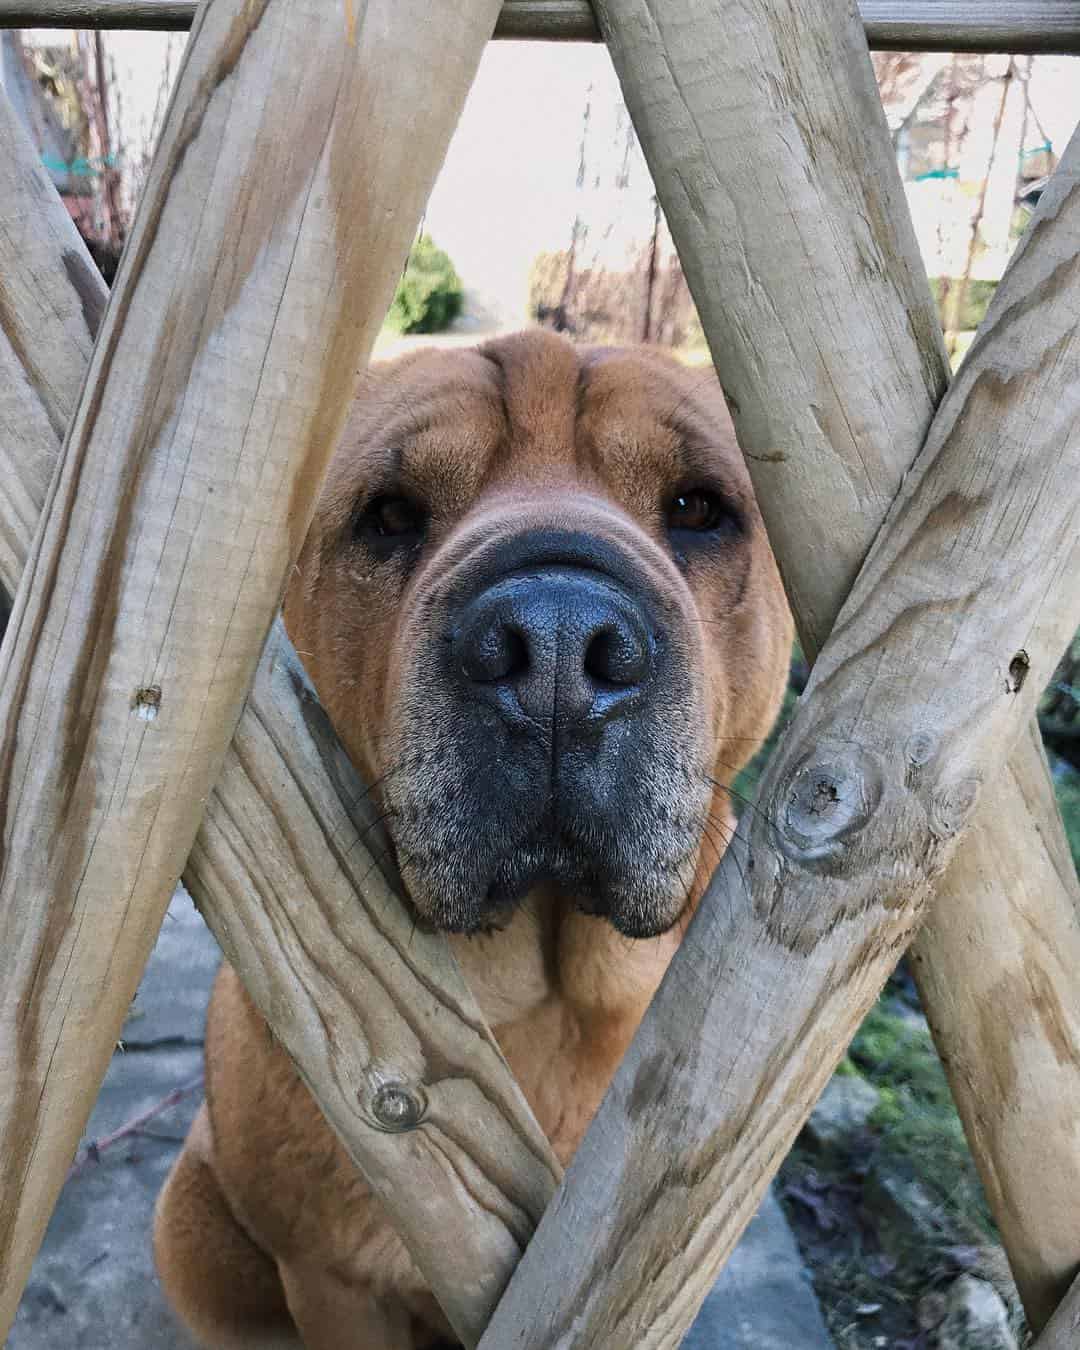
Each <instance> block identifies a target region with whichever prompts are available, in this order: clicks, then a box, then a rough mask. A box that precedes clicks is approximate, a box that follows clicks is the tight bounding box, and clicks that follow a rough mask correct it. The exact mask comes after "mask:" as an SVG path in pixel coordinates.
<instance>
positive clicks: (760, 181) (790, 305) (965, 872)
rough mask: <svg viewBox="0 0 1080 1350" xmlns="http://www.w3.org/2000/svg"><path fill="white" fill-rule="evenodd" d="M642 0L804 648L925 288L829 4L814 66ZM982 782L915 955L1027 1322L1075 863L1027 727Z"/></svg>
mask: <svg viewBox="0 0 1080 1350" xmlns="http://www.w3.org/2000/svg"><path fill="white" fill-rule="evenodd" d="M650 8H653V9H655V7H649V6H645V5H640V4H620V3H608V4H605V3H603V2H601V3H599V4H598V12H599V14H600V16H601V19H602V20H604V21H605V23H606V24H607V27H608V30H609V33H610V34H611V36H610V46H611V52H612V56H613V59H614V61H615V63H616V67H617V69H618V70H619V73H620V77H621V79H622V81H623V88H624V93H625V96H626V99H627V103H628V106H629V107H630V109H631V111H632V113H633V115H634V119H635V124H636V126H637V128H638V133H639V135H640V137H641V140H642V144H643V147H644V149H645V152H646V155H647V157H648V158H649V162H650V164H651V167H652V170H653V174H654V177H655V179H656V182H657V185H658V189H659V191H660V194H661V196H662V199H663V201H664V203H665V208H666V211H667V216H668V219H669V222H670V223H671V227H672V231H673V234H674V236H675V239H676V242H677V244H678V247H679V251H680V255H681V257H682V259H683V264H684V267H685V268H686V271H687V276H688V279H689V281H690V285H691V288H692V290H693V291H694V294H695V296H696V298H697V303H698V307H699V310H700V312H701V314H702V319H703V323H704V327H705V330H706V333H707V334H708V336H709V340H710V343H711V345H712V350H713V353H714V356H715V358H716V364H717V368H718V370H719V372H720V376H721V380H722V382H723V384H724V387H725V389H726V390H727V392H728V397H729V403H730V406H731V408H732V413H733V416H734V418H735V422H736V427H737V430H738V433H739V439H740V443H741V444H742V446H743V448H744V451H745V453H746V456H747V464H748V467H749V469H750V473H751V476H752V478H753V480H754V485H755V490H756V492H757V496H758V500H759V502H760V503H761V506H762V510H763V513H764V515H765V518H766V521H767V524H768V528H769V536H770V539H771V541H772V545H773V549H774V552H775V553H776V555H777V557H778V559H779V561H780V565H781V569H782V571H783V572H784V575H785V579H786V581H787V583H788V590H789V595H790V598H791V601H792V607H793V609H794V611H795V616H796V621H797V623H798V625H799V630H800V634H801V637H802V642H803V647H804V650H805V652H806V654H807V655H808V656H809V657H810V658H811V660H812V659H813V658H814V656H815V655H816V653H817V652H818V651H819V650H820V648H821V645H822V643H823V642H824V640H825V639H826V637H827V635H828V633H829V632H830V631H831V629H832V626H833V624H834V622H835V619H836V615H837V613H838V611H839V608H840V605H841V603H842V602H843V600H844V599H845V598H846V596H847V593H848V591H849V589H850V587H851V584H852V581H853V579H854V577H855V576H856V574H857V573H858V570H859V568H860V567H861V565H862V563H863V560H864V558H865V557H866V554H867V552H868V550H869V548H870V546H871V543H872V542H873V540H874V538H875V536H876V534H877V532H878V530H879V528H880V526H881V523H882V520H883V519H884V516H885V512H886V510H887V508H888V507H889V505H890V504H891V503H892V501H893V500H894V498H895V496H896V494H897V492H898V491H899V489H900V485H901V483H902V481H903V479H904V475H905V474H906V473H907V472H908V470H909V469H910V467H911V465H912V464H913V463H914V461H915V458H916V456H917V454H918V452H919V450H920V449H921V447H922V444H923V439H924V436H925V434H926V428H927V427H928V425H929V422H930V419H931V416H932V414H933V412H934V409H935V407H936V406H937V403H938V401H939V399H940V397H941V394H942V392H943V390H944V388H945V385H946V380H947V375H946V365H945V358H944V351H943V347H942V342H941V337H940V332H939V328H938V321H937V314H936V309H935V307H934V305H933V302H932V300H931V298H930V295H929V292H928V289H927V286H926V283H925V278H924V276H923V269H922V264H921V261H920V259H919V255H918V250H917V246H916V243H915V240H914V238H913V237H912V235H911V233H910V229H909V218H908V213H907V207H906V203H905V202H904V200H903V197H902V193H901V191H900V188H899V183H898V182H897V181H896V176H895V174H894V173H893V172H892V169H891V154H890V151H889V149H888V145H887V141H886V134H885V130H884V127H883V126H882V124H881V119H880V113H879V112H878V109H877V98H876V91H875V88H874V85H873V83H872V79H871V76H870V70H869V66H868V63H867V62H866V60H865V56H863V55H862V53H861V52H857V51H854V50H850V49H849V50H844V49H842V47H841V46H840V41H839V34H840V32H841V29H840V28H839V27H837V26H835V25H834V27H833V46H832V47H831V48H830V49H829V50H828V52H827V53H826V56H825V69H826V70H828V69H834V70H841V71H843V72H845V74H844V78H843V80H836V81H830V80H828V79H824V78H823V77H822V76H815V72H814V68H813V66H812V65H811V64H810V62H811V60H812V58H808V61H807V65H806V67H799V68H798V71H797V74H796V75H792V74H791V71H792V66H791V61H790V58H789V57H788V56H787V55H786V54H785V55H783V56H782V54H781V51H780V50H779V43H780V41H781V39H783V38H784V37H786V36H787V35H786V34H785V33H784V30H783V28H782V26H781V25H782V20H781V19H780V18H778V17H777V16H778V15H779V14H780V13H781V11H779V10H778V11H776V12H775V14H774V15H773V16H772V17H773V18H774V20H775V25H774V28H773V29H770V28H769V27H768V25H766V24H760V25H758V26H755V24H754V20H753V18H752V17H750V16H752V15H754V13H755V12H756V11H755V9H754V8H753V7H750V8H747V7H743V9H742V10H741V11H733V12H732V14H731V15H729V16H728V18H727V20H726V22H725V25H724V31H723V33H722V34H721V35H720V36H719V37H718V38H717V40H716V43H715V45H714V46H712V47H709V48H706V46H705V41H706V40H705V35H704V30H703V24H702V20H701V17H700V13H699V11H698V10H697V9H696V8H695V7H692V6H685V7H680V6H673V5H665V6H664V7H663V9H662V10H659V9H657V10H656V12H657V13H659V14H662V16H663V22H662V24H656V25H651V24H650V19H649V11H650ZM758 9H760V7H758ZM737 14H741V15H742V26H741V27H740V25H739V24H738V23H736V21H735V19H736V15H737ZM616 20H618V21H619V25H618V26H619V32H612V31H611V30H612V28H613V27H614V26H615V21H616ZM624 25H625V26H624ZM620 32H625V34H626V37H625V39H624V38H622V37H620ZM799 40H802V41H804V42H805V43H806V44H807V50H808V51H812V52H816V51H817V50H818V48H817V46H816V44H812V42H811V39H810V38H809V37H808V36H807V34H806V32H805V30H804V31H803V32H802V33H801V34H800V35H799V37H797V38H796V39H794V41H799ZM851 40H852V41H853V42H857V40H858V35H857V34H854V35H853V36H852V38H851ZM661 44H663V45H661ZM770 44H772V45H771V46H770ZM747 52H754V53H756V55H755V59H754V60H750V59H748V58H746V57H745V53H747ZM763 52H768V53H769V54H770V56H771V59H772V62H773V66H772V69H773V70H775V69H777V68H779V69H782V70H783V71H785V72H787V73H788V78H787V80H786V82H784V83H781V82H780V81H778V80H777V79H776V77H774V76H771V75H769V74H768V73H767V67H765V68H763V63H762V58H761V53H763ZM672 63H677V71H678V73H677V75H676V74H673V72H672V69H671V64H672ZM800 81H801V82H802V83H799V82H800ZM718 90H723V91H724V95H723V97H718V96H717V93H716V91H718ZM808 90H812V91H813V94H812V96H808V93H807V91H808ZM793 109H794V111H793ZM745 147H752V153H751V152H749V151H747V150H746V149H745ZM879 166H885V167H886V168H887V169H888V170H889V172H888V173H887V174H883V173H882V172H881V171H880V167H879ZM853 278H857V279H858V284H857V285H855V284H853ZM807 409H809V410H810V414H811V415H810V416H807ZM991 793H992V795H991V798H990V801H989V803H988V805H987V807H986V823H985V824H984V825H979V826H978V828H977V829H976V830H975V831H973V837H972V838H971V840H970V842H967V841H965V843H964V844H962V845H961V847H960V849H959V851H958V854H957V857H956V858H955V860H954V861H953V863H952V865H951V867H950V869H949V871H948V874H947V876H946V877H945V878H944V879H943V881H942V882H941V884H940V886H939V891H938V894H939V901H938V903H937V904H936V905H935V906H934V908H933V910H932V911H931V914H930V918H929V921H928V925H927V928H926V929H925V931H924V933H923V935H922V936H921V937H920V938H919V940H918V942H917V944H916V948H915V955H916V958H917V959H916V961H915V963H914V968H915V970H916V975H917V978H918V979H919V982H920V988H921V990H922V993H923V998H924V1002H925V1005H926V1008H927V1012H928V1015H929V1018H930V1021H931V1025H932V1026H933V1028H934V1032H935V1038H936V1041H937V1044H938V1047H939V1049H940V1051H941V1054H942V1059H943V1061H944V1063H945V1065H946V1068H947V1072H948V1074H949V1079H950V1083H951V1086H952V1089H953V1092H954V1095H955V1097H956V1100H957V1104H958V1107H959V1110H960V1113H961V1116H962V1118H963V1120H964V1124H965V1128H966V1129H967V1131H968V1136H969V1139H970V1141H971V1144H972V1149H973V1152H974V1155H975V1157H976V1160H977V1162H978V1164H979V1167H980V1171H981V1174H982V1177H983V1181H984V1184H985V1185H986V1188H987V1193H988V1195H989V1197H990V1201H991V1204H992V1207H993V1210H994V1213H995V1217H996V1219H997V1222H998V1224H999V1226H1000V1229H1001V1232H1002V1236H1003V1238H1004V1242H1005V1245H1006V1249H1007V1250H1008V1252H1009V1255H1010V1259H1011V1261H1012V1263H1013V1269H1014V1274H1015V1276H1016V1279H1017V1283H1018V1286H1019V1288H1020V1291H1021V1294H1022V1296H1023V1299H1024V1303H1025V1307H1026V1309H1027V1313H1028V1317H1029V1319H1030V1321H1031V1324H1032V1325H1033V1326H1035V1327H1039V1326H1041V1325H1042V1324H1043V1322H1044V1321H1045V1320H1046V1318H1047V1317H1048V1316H1049V1314H1050V1313H1051V1312H1052V1311H1053V1309H1054V1307H1055V1306H1056V1305H1057V1302H1058V1300H1059V1299H1060V1297H1061V1296H1062V1294H1063V1293H1064V1290H1065V1288H1066V1287H1067V1286H1068V1282H1069V1280H1070V1279H1071V1278H1072V1275H1073V1273H1074V1272H1075V1271H1076V1269H1077V1267H1078V1266H1080V1229H1078V1227H1077V1225H1076V1223H1075V1220H1074V1217H1073V1215H1074V1213H1075V1203H1074V1202H1075V1200H1076V1198H1077V1197H1080V1151H1078V1150H1077V1148H1076V1146H1075V1145H1076V1127H1074V1126H1072V1125H1068V1126H1067V1127H1065V1128H1062V1129H1061V1130H1047V1129H1046V1128H1045V1122H1046V1121H1047V1120H1051V1119H1052V1120H1055V1121H1059V1122H1067V1121H1075V1120H1080V989H1078V988H1077V987H1076V984H1075V981H1071V980H1070V979H1069V978H1068V971H1069V970H1070V969H1080V932H1078V928H1077V915H1078V913H1080V884H1078V882H1077V879H1076V875H1075V870H1074V868H1073V867H1072V865H1071V863H1070V861H1069V851H1068V847H1067V843H1066V840H1065V835H1064V829H1063V827H1062V824H1061V821H1060V817H1059V814H1058V810H1057V805H1056V801H1055V798H1054V792H1053V786H1052V784H1051V782H1050V780H1049V777H1048V774H1047V772H1046V767H1045V758H1044V756H1043V755H1042V752H1041V749H1039V748H1038V738H1037V737H1034V738H1033V739H1032V740H1031V741H1028V740H1026V739H1025V741H1024V742H1023V743H1022V744H1021V745H1020V746H1018V748H1017V751H1016V756H1015V760H1014V762H1013V764H1012V766H1011V768H1010V771H1009V772H1008V773H1007V774H1003V775H1001V776H999V777H997V778H995V781H994V782H993V784H992V785H991ZM1063 860H1064V862H1063ZM1036 914H1038V915H1039V918H1038V922H1037V926H1035V927H1034V928H1033V926H1032V925H1033V923H1035V918H1034V916H1035V915H1036ZM972 933H978V934H980V935H981V936H982V938H983V941H982V942H980V943H978V944H975V943H973V942H972V940H971V934H972ZM1039 935H1041V937H1040V936H1039ZM1022 958H1026V961H1027V966H1026V967H1025V966H1024V965H1023V964H1022ZM1025 970H1027V971H1028V972H1029V973H1028V974H1025ZM1036 987H1037V988H1038V989H1039V991H1041V992H1040V994H1039V996H1038V997H1035V996H1034V990H1035V989H1036ZM1025 988H1026V989H1028V991H1029V992H1031V993H1032V997H1030V998H1027V997H1024V996H1023V994H1022V992H1021V991H1023V990H1024V989H1025ZM990 990H994V991H995V992H996V995H997V996H998V997H999V998H1000V997H1003V996H1004V995H1005V993H1006V991H1009V992H1010V993H1011V997H1010V998H1009V1000H1008V1002H1009V1007H1010V1009H1011V1010H1012V1014H1011V1016H1010V1018H1008V1019H1004V1020H1002V1019H988V1018H987V1017H985V1016H983V1015H980V1009H982V1008H984V1007H985V1006H986V1004H985V995H986V994H987V992H988V991H990ZM1047 1007H1049V1008H1051V1009H1052V1015H1049V1016H1048V1015H1046V1014H1045V1011H1044V1010H1045V1009H1046V1008H1047ZM1020 1064H1027V1065H1029V1066H1030V1072H1024V1071H1023V1070H1018V1069H1017V1068H1016V1067H1015V1066H1016V1065H1020Z"/></svg>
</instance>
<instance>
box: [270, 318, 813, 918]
mask: <svg viewBox="0 0 1080 1350" xmlns="http://www.w3.org/2000/svg"><path fill="white" fill-rule="evenodd" d="M285 615H286V623H287V626H288V628H289V631H290V633H291V635H292V637H293V640H294V642H295V644H296V646H297V647H298V649H299V650H300V651H301V652H302V653H303V657H304V660H305V662H306V664H307V666H308V669H309V671H310V673H311V675H312V678H313V680H314V682H315V684H316V687H317V689H318V691H319V694H320V697H321V698H322V699H323V701H324V703H325V705H326V707H327V710H328V712H329V714H330V717H331V719H332V720H333V722H334V725H335V726H336V728H337V729H338V732H339V734H340V735H341V737H342V739H343V741H344V743H345V746H346V748H347V749H348V751H349V753H350V755H351V756H352V757H353V759H354V761H355V762H356V764H357V766H358V767H359V768H360V769H361V771H362V772H363V774H364V775H365V777H366V779H367V781H368V782H369V783H370V784H372V785H373V792H374V793H375V794H376V795H377V797H378V801H379V804H380V806H381V808H382V810H383V811H384V812H385V815H386V822H387V825H388V827H389V833H390V835H391V837H392V840H393V843H394V848H395V851H396V854H397V862H398V866H399V868H400V871H401V874H402V876H403V878H404V880H405V883H406V885H407V887H408V889H409V893H410V897H411V900H412V902H413V903H414V905H415V906H416V908H417V909H418V911H419V912H420V914H421V915H422V916H424V917H425V918H426V919H428V920H429V921H430V922H431V923H433V924H434V925H436V926H438V927H441V928H444V929H447V930H452V931H463V932H468V931H472V930H475V929H478V928H482V927H486V926H488V925H491V924H493V923H499V922H500V921H501V918H502V917H503V916H504V915H505V912H506V911H507V910H508V909H509V907H511V906H513V905H514V904H516V903H517V902H518V901H519V900H521V899H522V898H523V897H524V896H526V895H527V894H529V893H530V892H534V891H537V890H538V889H540V888H548V889H551V890H554V891H556V892H560V893H562V895H563V896H564V897H566V898H568V899H569V900H571V901H572V902H573V903H576V904H577V905H578V906H579V907H581V908H582V909H584V910H586V911H588V912H590V913H596V914H601V915H604V916H606V917H607V918H609V919H610V921H611V922H612V923H613V924H614V925H615V927H616V928H618V929H619V930H620V931H621V932H623V933H625V934H627V935H629V936H633V937H644V936H649V935H653V934H656V933H660V932H662V931H664V930H665V929H666V928H668V927H670V926H671V925H672V924H673V923H674V922H675V920H676V919H677V918H678V917H679V915H680V914H681V913H682V912H683V910H684V909H685V908H686V907H687V904H688V902H691V901H693V900H695V899H696V897H697V895H698V894H699V893H700V890H701V889H702V887H703V886H704V883H705V881H706V880H707V878H708V874H709V872H711V870H712V866H713V865H714V864H715V862H716V860H717V858H718V856H719V853H720V852H722V849H723V845H724V842H726V836H727V831H728V830H729V828H730V820H731V816H730V812H729V810H728V807H727V802H726V798H725V792H724V790H725V788H726V786H727V784H728V783H730V781H731V779H732V777H733V775H734V773H735V772H736V770H737V769H738V768H739V767H740V766H741V765H742V764H743V763H744V762H745V761H746V760H747V759H748V758H749V757H750V755H751V754H752V753H753V751H754V750H755V749H756V747H757V746H758V745H759V743H760V741H761V739H762V738H763V736H764V735H765V734H766V733H767V731H768V728H769V725H770V724H771V721H772V719H773V717H774V715H775V712H776V708H777V705H778V702H779V699H780V697H781V695H782V692H783V687H784V682H785V677H786V671H787V660H788V652H789V648H790V643H791V621H790V617H789V615H788V610H787V605H786V602H785V599H784V595H783V591H782V589H781V586H780V581H779V577H778V575H777V571H776V567H775V565H774V562H773V559H772V555H771V553H770V551H769V547H768V543H767V541H766V538H765V532H764V528H763V525H762V522H761V518H760V516H759V514H758V510H757V506H756V504H755V502H754V498H753V493H752V490H751V487H750V482H749V478H748V476H747V474H746V471H745V468H744V466H743V462H742V458H741V456H740V454H739V451H738V448H737V446H736V443H735V438H734V433H733V431H732V428H731V423H730V420H729V418H728V415H727V410H726V408H725V406H724V403H723V399H722V396H721V394H720V390H719V387H718V385H717V384H716V381H715V379H714V378H713V377H712V376H711V374H709V375H706V374H704V373H703V372H701V371H688V370H685V369H683V368H682V367H680V366H679V365H678V364H676V363H675V362H674V361H671V360H669V359H668V358H665V357H663V356H660V355H659V354H657V353H655V352H652V351H649V350H647V349H642V350H581V349H575V348H573V347H571V346H570V345H569V344H567V343H565V342H564V341H562V340H561V339H558V338H555V337H553V336H551V335H549V334H544V333H539V332H536V333H529V334H522V335H519V336H516V337H512V338H507V339H502V340H498V341H495V342H491V343H489V344H488V345H486V346H484V347H481V348H479V349H477V350H472V351H455V352H445V351H443V352H437V351H428V352H423V353H419V354H417V355H413V356H410V357H405V358H403V359H401V360H399V361H397V362H395V363H392V364H390V365H387V366H384V367H382V368H378V367H377V368H375V369H374V370H373V371H372V373H371V374H370V375H369V376H367V377H366V378H365V381H364V384H363V386H362V389H361V392H360V396H359V398H358V400H357V404H356V409H355V412H354V415H353V417H352V420H351V423H350V426H349V428H348V431H347V434H346V436H345V438H344V440H343V443H342V445H341V447H340V449H339V451H338V453H337V455H336V458H335V459H334V461H333V464H332V466H331V470H330V475H329V478H328V482H327V486H326V488H325V490H324V493H323V496H322V499H321V501H320V504H319V507H318V510H317V513H316V518H315V523H314V525H313V527H312V530H311V534H310V536H309V539H308V542H307V545H306V547H305V549H304V553H303V555H302V557H301V559H300V564H299V570H298V573H297V576H296V578H295V580H294V582H293V585H292V587H291V588H290V592H289V595H288V597H287V601H286V609H285Z"/></svg>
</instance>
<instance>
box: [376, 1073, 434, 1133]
mask: <svg viewBox="0 0 1080 1350" xmlns="http://www.w3.org/2000/svg"><path fill="white" fill-rule="evenodd" d="M363 1097H364V1094H363V1093H362V1092H361V1094H360V1099H361V1104H362V1103H363ZM370 1111H371V1116H372V1120H373V1121H374V1123H375V1125H376V1126H377V1127H378V1128H379V1129H380V1130H385V1131H386V1132H387V1134H404V1133H405V1132H406V1131H407V1130H415V1129H416V1127H417V1125H419V1124H420V1122H421V1121H422V1120H423V1119H424V1116H425V1114H426V1113H427V1101H426V1099H425V1097H424V1094H423V1092H422V1091H421V1090H420V1089H418V1088H414V1087H411V1086H410V1085H409V1084H407V1083H383V1085H382V1087H380V1088H378V1089H377V1090H376V1092H375V1094H374V1096H373V1097H372V1098H371V1105H370Z"/></svg>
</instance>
